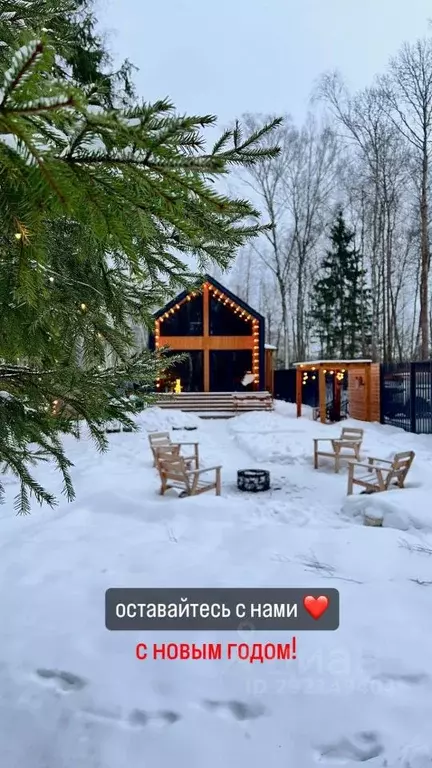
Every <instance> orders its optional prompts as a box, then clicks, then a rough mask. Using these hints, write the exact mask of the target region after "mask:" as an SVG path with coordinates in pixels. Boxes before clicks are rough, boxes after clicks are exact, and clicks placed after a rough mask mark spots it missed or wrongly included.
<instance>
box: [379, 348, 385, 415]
mask: <svg viewBox="0 0 432 768" xmlns="http://www.w3.org/2000/svg"><path fill="white" fill-rule="evenodd" d="M379 371H380V374H379V375H380V378H379V389H380V423H381V424H385V419H384V398H385V384H384V365H383V363H380V367H379Z"/></svg>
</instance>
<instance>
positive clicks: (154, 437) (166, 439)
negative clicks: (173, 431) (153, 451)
mask: <svg viewBox="0 0 432 768" xmlns="http://www.w3.org/2000/svg"><path fill="white" fill-rule="evenodd" d="M148 439H149V443H150V447H151V448H157V446H158V445H170V443H171V435H170V433H169V432H150V434H149V436H148Z"/></svg>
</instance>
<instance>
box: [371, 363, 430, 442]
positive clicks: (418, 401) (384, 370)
mask: <svg viewBox="0 0 432 768" xmlns="http://www.w3.org/2000/svg"><path fill="white" fill-rule="evenodd" d="M380 387H381V422H382V424H392V425H393V426H394V427H401V428H402V429H405V430H406V431H407V432H416V433H421V434H425V433H427V434H432V361H427V362H422V363H419V362H417V363H383V364H382V365H381V382H380Z"/></svg>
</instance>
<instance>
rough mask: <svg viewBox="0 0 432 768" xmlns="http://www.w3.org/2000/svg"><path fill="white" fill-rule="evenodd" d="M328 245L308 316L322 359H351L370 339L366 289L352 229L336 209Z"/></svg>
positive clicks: (368, 298) (368, 305) (368, 293)
mask: <svg viewBox="0 0 432 768" xmlns="http://www.w3.org/2000/svg"><path fill="white" fill-rule="evenodd" d="M330 241H331V245H332V247H331V249H330V250H328V251H327V253H326V255H325V257H324V259H323V261H322V263H321V268H320V277H319V278H318V280H317V281H316V282H315V284H314V286H313V291H312V296H311V305H312V311H311V319H312V324H313V328H314V329H315V332H316V338H317V340H318V342H319V344H320V347H321V353H320V354H321V357H322V358H323V359H332V358H333V359H337V358H339V359H355V358H356V357H359V356H361V355H364V354H365V352H366V348H367V345H368V344H369V343H370V327H371V315H370V292H369V290H368V288H367V287H366V272H365V270H364V269H363V266H362V256H361V253H360V252H359V251H358V250H356V248H355V247H354V232H352V231H350V230H349V229H348V228H347V226H346V223H345V220H344V217H343V213H342V211H340V212H339V214H338V216H337V219H336V221H335V223H334V225H333V226H332V228H331V233H330Z"/></svg>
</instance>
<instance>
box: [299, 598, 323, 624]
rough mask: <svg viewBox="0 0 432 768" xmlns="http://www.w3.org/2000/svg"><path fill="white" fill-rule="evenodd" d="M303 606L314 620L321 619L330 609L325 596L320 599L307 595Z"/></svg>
mask: <svg viewBox="0 0 432 768" xmlns="http://www.w3.org/2000/svg"><path fill="white" fill-rule="evenodd" d="M303 605H304V607H305V609H306V611H307V612H308V613H309V614H310V615H311V616H312V618H313V619H320V618H321V616H322V615H323V613H325V612H326V610H327V608H328V607H329V599H328V597H326V596H325V595H320V596H319V597H313V596H312V595H306V597H305V598H304V599H303Z"/></svg>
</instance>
